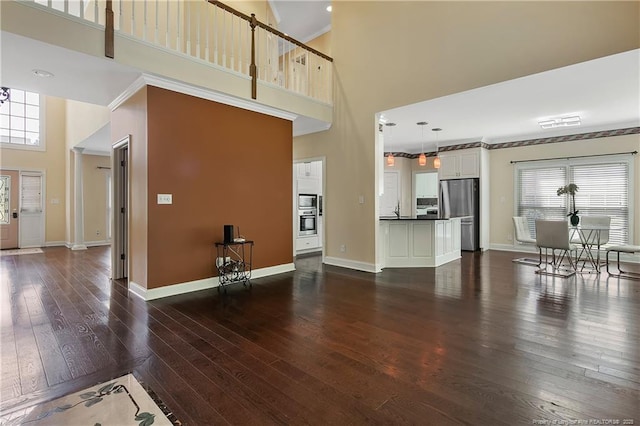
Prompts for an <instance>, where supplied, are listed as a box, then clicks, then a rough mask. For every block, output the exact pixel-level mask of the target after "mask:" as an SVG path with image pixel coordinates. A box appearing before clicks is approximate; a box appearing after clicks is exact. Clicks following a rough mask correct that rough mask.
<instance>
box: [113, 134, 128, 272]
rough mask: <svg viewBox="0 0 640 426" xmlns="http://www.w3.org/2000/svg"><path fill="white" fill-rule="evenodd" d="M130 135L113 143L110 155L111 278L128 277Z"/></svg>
mask: <svg viewBox="0 0 640 426" xmlns="http://www.w3.org/2000/svg"><path fill="white" fill-rule="evenodd" d="M130 138H131V136H130V135H127V136H126V137H124V138H122V139H120V140H119V141H118V142H116V143H115V144H114V145H113V153H112V154H113V155H112V161H113V164H112V168H111V170H112V172H113V173H112V177H113V185H112V187H111V188H112V191H111V193H112V203H111V206H112V209H111V211H112V216H111V220H112V223H113V226H112V227H111V231H112V233H113V240H112V245H111V266H112V267H111V271H112V278H113V279H114V280H115V279H122V278H128V277H129V141H130Z"/></svg>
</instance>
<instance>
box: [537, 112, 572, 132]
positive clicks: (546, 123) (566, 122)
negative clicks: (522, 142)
mask: <svg viewBox="0 0 640 426" xmlns="http://www.w3.org/2000/svg"><path fill="white" fill-rule="evenodd" d="M538 124H539V125H540V127H542V128H543V129H555V128H556V127H568V126H579V125H580V124H582V121H581V120H580V116H579V115H574V116H571V117H558V118H550V119H548V120H541V121H538Z"/></svg>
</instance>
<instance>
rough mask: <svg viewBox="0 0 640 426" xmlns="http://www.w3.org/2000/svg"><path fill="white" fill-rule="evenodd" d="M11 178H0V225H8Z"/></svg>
mask: <svg viewBox="0 0 640 426" xmlns="http://www.w3.org/2000/svg"><path fill="white" fill-rule="evenodd" d="M10 200H11V176H0V225H7V224H8V223H9V210H10V208H11V207H10V205H9V204H10V202H11V201H10Z"/></svg>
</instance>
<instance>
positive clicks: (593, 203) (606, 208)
mask: <svg viewBox="0 0 640 426" xmlns="http://www.w3.org/2000/svg"><path fill="white" fill-rule="evenodd" d="M620 158H621V157H618V158H616V159H615V160H611V159H609V158H607V157H600V158H598V157H594V158H590V159H588V160H584V159H580V160H570V159H567V160H553V161H545V162H530V163H526V164H518V165H517V166H516V187H515V191H516V194H515V199H516V207H515V210H516V215H517V216H524V217H526V218H527V219H528V223H529V230H530V231H531V235H535V220H536V219H555V220H562V219H566V218H567V214H568V213H569V209H570V207H571V206H570V199H569V197H570V196H569V195H563V196H558V195H557V190H558V188H560V187H561V186H564V185H567V184H569V183H575V184H576V185H577V186H578V192H577V193H576V195H575V202H576V209H577V210H578V211H579V213H578V216H581V217H582V216H610V217H611V231H610V233H609V235H610V238H609V244H628V243H629V242H630V234H629V228H630V226H631V215H632V214H633V211H632V209H631V208H630V205H631V202H632V201H631V200H630V195H631V193H632V191H633V187H632V184H633V183H632V179H631V174H632V170H631V165H632V162H631V160H630V159H628V160H622V161H618V160H619V159H620Z"/></svg>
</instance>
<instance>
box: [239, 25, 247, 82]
mask: <svg viewBox="0 0 640 426" xmlns="http://www.w3.org/2000/svg"><path fill="white" fill-rule="evenodd" d="M244 23H245V20H244V19H242V18H238V39H239V40H238V56H240V60H239V65H240V72H241V73H244V63H245V60H244V57H243V56H242V29H243V28H244ZM247 74H249V73H248V72H247Z"/></svg>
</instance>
